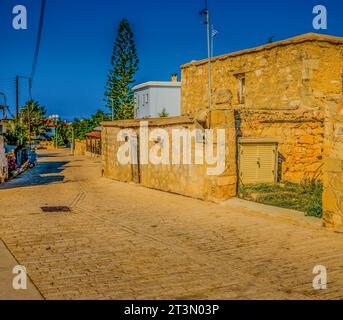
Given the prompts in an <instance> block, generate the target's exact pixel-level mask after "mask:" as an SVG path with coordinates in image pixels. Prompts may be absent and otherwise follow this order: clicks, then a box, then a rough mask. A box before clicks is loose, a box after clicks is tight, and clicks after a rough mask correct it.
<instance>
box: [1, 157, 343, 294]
mask: <svg viewBox="0 0 343 320" xmlns="http://www.w3.org/2000/svg"><path fill="white" fill-rule="evenodd" d="M44 206H68V207H70V208H71V212H62V213H43V212H42V210H41V207H44ZM0 208H1V209H0V210H1V212H0V239H1V240H2V241H3V242H4V244H5V245H6V247H7V248H8V249H9V250H10V252H11V253H12V255H13V256H14V257H15V259H16V260H17V261H18V262H19V263H20V264H21V265H24V266H25V267H26V268H27V270H28V274H29V276H30V278H31V280H32V281H33V283H34V284H35V286H36V287H37V288H38V290H39V292H40V293H41V295H42V296H43V297H44V298H45V299H327V298H329V299H342V298H343V234H342V233H337V232H334V231H331V230H325V229H322V228H321V227H320V226H317V225H316V224H311V223H309V224H307V223H302V222H299V223H297V222H292V221H287V220H286V219H281V218H280V219H279V218H277V217H272V216H268V215H263V214H256V213H254V212H253V211H249V209H239V208H237V207H230V205H223V204H214V203H210V202H203V201H199V200H195V199H191V198H186V197H183V196H179V195H175V194H169V193H165V192H160V191H157V190H152V189H146V188H143V187H141V186H138V185H133V184H125V183H120V182H117V181H113V180H109V179H105V178H102V177H101V162H100V160H94V159H89V158H85V157H72V156H70V155H69V153H68V152H67V151H65V150H59V151H50V152H48V151H41V152H40V158H39V165H38V166H37V167H36V168H35V169H33V170H31V171H29V172H27V173H25V174H24V175H23V176H21V177H19V178H18V179H16V180H12V181H10V182H8V183H6V184H3V185H1V186H0ZM275 210H276V211H277V210H278V209H275ZM306 219H307V218H306ZM306 219H305V220H306ZM308 219H310V218H308ZM0 263H1V261H0ZM316 265H324V266H326V268H327V271H328V288H327V290H320V291H318V290H314V289H313V287H312V280H313V278H314V275H313V274H312V270H313V267H314V266H316ZM8 281H12V278H10V279H8Z"/></svg>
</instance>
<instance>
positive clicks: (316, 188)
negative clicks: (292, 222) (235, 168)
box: [239, 180, 323, 218]
mask: <svg viewBox="0 0 343 320" xmlns="http://www.w3.org/2000/svg"><path fill="white" fill-rule="evenodd" d="M322 193H323V185H322V183H321V182H320V181H318V180H311V181H310V180H303V181H302V182H301V183H290V182H287V183H285V184H277V183H275V184H254V185H245V186H240V188H239V195H240V197H242V198H245V199H247V200H253V201H257V202H260V203H264V204H268V205H272V206H278V207H282V208H288V209H294V210H299V211H303V212H305V214H306V215H308V216H314V217H318V218H320V217H322V212H323V209H322Z"/></svg>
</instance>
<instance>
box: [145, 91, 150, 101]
mask: <svg viewBox="0 0 343 320" xmlns="http://www.w3.org/2000/svg"><path fill="white" fill-rule="evenodd" d="M145 103H149V94H148V93H147V94H146V95H145Z"/></svg>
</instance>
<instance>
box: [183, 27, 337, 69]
mask: <svg viewBox="0 0 343 320" xmlns="http://www.w3.org/2000/svg"><path fill="white" fill-rule="evenodd" d="M312 41H319V42H329V43H332V44H341V45H343V37H337V36H331V35H326V34H319V33H305V34H302V35H299V36H295V37H292V38H288V39H285V40H280V41H277V42H273V43H268V44H265V45H261V46H257V47H253V48H249V49H243V50H239V51H235V52H230V53H226V54H223V55H219V56H216V57H213V58H211V61H216V60H221V59H226V58H230V57H236V56H240V55H244V54H249V53H255V52H259V51H263V50H271V49H273V48H276V47H281V46H287V45H291V44H299V43H304V42H312ZM207 62H208V59H201V60H196V61H193V62H192V61H191V62H188V63H185V64H183V65H181V69H183V68H187V67H190V66H196V65H201V64H204V63H207Z"/></svg>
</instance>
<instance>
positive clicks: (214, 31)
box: [212, 26, 219, 38]
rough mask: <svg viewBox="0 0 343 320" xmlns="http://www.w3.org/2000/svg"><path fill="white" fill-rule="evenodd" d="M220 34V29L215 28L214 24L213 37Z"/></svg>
mask: <svg viewBox="0 0 343 320" xmlns="http://www.w3.org/2000/svg"><path fill="white" fill-rule="evenodd" d="M218 34H219V31H218V30H216V29H214V28H213V26H212V38H214V37H215V36H217V35H218Z"/></svg>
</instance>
